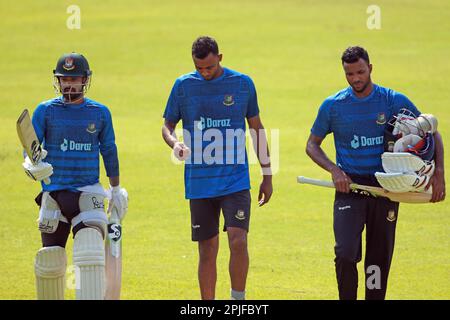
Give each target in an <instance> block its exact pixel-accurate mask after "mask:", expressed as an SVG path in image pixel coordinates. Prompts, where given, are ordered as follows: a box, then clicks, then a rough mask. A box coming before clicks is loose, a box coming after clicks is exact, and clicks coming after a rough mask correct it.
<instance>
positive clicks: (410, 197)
mask: <svg viewBox="0 0 450 320" xmlns="http://www.w3.org/2000/svg"><path fill="white" fill-rule="evenodd" d="M297 182H298V183H304V184H311V185H315V186H320V187H327V188H334V184H333V182H332V181H325V180H318V179H312V178H307V177H303V176H299V177H297ZM350 188H351V189H352V190H362V191H366V192H369V193H370V194H372V195H374V196H380V197H386V198H389V199H390V200H392V201H395V202H404V203H428V202H430V200H431V196H432V193H431V188H430V189H429V190H428V192H402V193H396V192H389V191H386V190H384V189H383V188H380V187H373V186H366V185H361V184H355V183H352V184H350Z"/></svg>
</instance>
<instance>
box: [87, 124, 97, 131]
mask: <svg viewBox="0 0 450 320" xmlns="http://www.w3.org/2000/svg"><path fill="white" fill-rule="evenodd" d="M86 131H87V132H89V133H96V132H97V129H96V128H95V123H90V124H89V125H88V127H87V128H86Z"/></svg>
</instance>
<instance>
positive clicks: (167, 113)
mask: <svg viewBox="0 0 450 320" xmlns="http://www.w3.org/2000/svg"><path fill="white" fill-rule="evenodd" d="M180 85H181V80H179V79H177V80H176V81H175V84H174V85H173V87H172V91H171V92H170V96H169V99H168V100H167V104H166V109H165V110H164V114H163V118H164V119H166V120H168V121H171V122H174V123H178V121H180V119H181V111H180V103H179V98H178V90H179V86H180Z"/></svg>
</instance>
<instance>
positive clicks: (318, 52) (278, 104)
mask: <svg viewBox="0 0 450 320" xmlns="http://www.w3.org/2000/svg"><path fill="white" fill-rule="evenodd" d="M71 4H77V5H78V6H79V7H80V9H81V29H79V30H69V29H68V28H67V27H66V20H67V18H68V17H69V14H67V13H66V9H67V7H68V6H69V5H71ZM371 4H376V5H378V6H379V7H380V8H381V29H380V30H369V29H368V28H367V26H366V20H367V19H368V17H369V14H367V13H366V9H367V7H368V6H369V5H371ZM0 12H1V21H2V22H1V26H2V28H1V31H0V33H1V37H0V47H1V48H2V49H1V51H0V61H1V62H0V74H1V75H2V77H1V78H0V98H1V104H2V107H1V108H0V127H1V130H0V139H1V146H0V176H1V184H2V187H3V188H2V189H3V191H2V192H0V214H1V217H2V221H1V223H0V247H1V248H2V253H1V258H0V283H1V284H2V285H1V289H0V299H34V298H35V286H34V273H33V259H34V256H35V253H36V251H37V250H38V249H39V248H40V236H39V232H38V230H37V226H36V222H35V220H36V218H37V213H38V210H37V207H36V205H35V204H34V202H33V198H34V196H35V195H36V194H37V193H38V192H39V186H38V184H36V183H32V182H31V181H30V180H29V179H28V178H27V177H26V176H25V174H24V173H23V170H22V167H21V151H20V147H19V141H18V138H17V136H16V131H15V120H16V118H17V117H18V115H19V114H20V111H21V110H22V109H23V107H24V106H27V107H29V108H31V109H34V107H35V106H36V105H37V104H38V103H39V102H40V101H43V100H47V99H49V98H52V97H53V96H54V92H53V88H52V74H51V72H52V70H53V68H54V66H55V64H56V60H57V58H58V57H59V56H60V55H61V54H62V53H64V52H70V51H78V52H82V53H83V54H85V55H86V57H87V58H88V59H89V62H90V65H91V68H92V70H93V72H94V75H93V81H92V87H91V89H90V91H89V96H90V97H91V98H93V99H95V100H98V101H100V102H102V103H104V104H106V105H107V106H109V108H110V109H111V111H112V114H113V121H114V126H115V131H116V137H117V144H118V148H119V157H120V165H121V184H122V186H123V187H125V188H127V190H128V192H129V194H130V208H129V212H128V215H127V217H126V219H125V220H124V224H123V228H124V229H123V230H124V238H123V250H124V261H123V291H122V298H123V299H198V298H199V292H198V285H197V246H196V244H195V243H192V242H191V241H190V216H189V208H188V202H187V201H185V199H184V186H183V168H182V166H176V165H174V164H172V162H171V161H170V150H169V149H168V148H167V147H166V145H165V144H164V142H163V141H162V139H161V134H160V128H161V124H162V118H161V115H162V111H163V108H164V106H165V103H166V100H167V97H168V95H169V92H170V89H171V86H172V84H173V82H174V80H175V78H176V77H178V76H179V75H181V74H184V73H187V72H190V71H191V70H192V69H193V64H192V61H191V58H190V47H191V44H192V41H193V40H194V39H195V38H196V37H197V36H199V35H203V34H208V35H211V36H213V37H215V38H216V39H217V40H218V43H219V46H220V49H221V52H222V53H223V54H224V60H223V65H224V66H227V67H229V68H232V69H235V70H238V71H241V72H243V73H247V74H249V75H250V76H251V77H252V78H253V80H254V82H255V84H256V87H257V91H258V98H259V104H260V108H261V117H262V120H263V123H264V125H265V127H266V128H268V129H279V130H280V145H279V146H280V147H279V151H280V152H279V157H280V170H279V172H278V173H277V175H276V176H275V177H274V195H273V198H272V200H271V202H270V203H269V204H268V205H267V206H265V207H263V208H257V206H256V198H257V189H258V186H259V183H260V176H259V168H258V166H256V165H253V166H252V167H251V177H252V187H253V189H252V196H253V198H254V200H253V211H252V221H251V232H250V234H249V250H250V255H251V262H250V272H249V276H248V288H247V298H249V299H336V298H337V285H336V279H335V273H334V262H333V258H334V252H333V246H334V237H333V229H332V199H333V193H332V191H331V190H325V189H317V188H314V187H301V186H299V185H297V184H296V180H295V177H296V176H297V175H300V174H305V175H306V174H307V175H309V176H313V177H317V178H327V179H328V178H329V176H328V174H327V173H326V172H324V171H323V170H321V169H320V168H319V167H317V166H315V165H314V164H313V163H312V161H311V160H310V159H309V158H308V157H307V156H306V154H305V152H304V149H305V142H306V139H307V136H308V135H309V129H310V127H311V124H312V121H313V120H314V118H315V115H316V112H317V108H318V106H319V105H320V103H321V102H322V101H323V99H325V98H326V97H327V96H329V95H331V94H333V93H334V92H336V91H338V90H340V89H341V88H343V87H345V86H346V81H345V78H344V74H343V71H342V69H341V65H340V54H341V53H342V51H343V50H344V49H345V48H346V47H348V46H349V45H353V44H359V45H362V46H364V47H366V48H367V49H368V51H369V54H370V55H371V60H372V63H373V65H374V70H373V80H374V82H375V83H378V84H381V85H384V86H387V87H391V88H393V89H395V90H397V91H400V92H403V93H405V94H406V95H407V96H409V97H410V99H411V100H412V101H414V102H415V104H416V105H417V106H418V107H419V108H420V109H421V110H422V111H424V112H427V113H433V114H435V115H436V116H437V117H438V119H439V129H440V131H441V133H442V135H443V138H444V140H445V141H444V144H445V148H446V150H450V143H449V141H450V140H449V139H450V138H449V137H450V111H449V109H448V107H449V106H450V91H449V90H448V83H449V81H450V77H449V74H450V62H449V61H450V60H449V57H450V41H449V39H450V3H449V2H445V1H441V0H431V1H426V2H424V1H406V0H404V1H386V0H383V1H381V0H377V1H375V2H374V1H365V0H364V1H311V0H307V1H265V0H258V1H256V0H250V1H237V0H228V1H222V2H219V1H195V2H191V1H182V0H179V1H172V0H166V1H136V0H128V1H119V0H114V1H112V0H111V1H101V2H100V1H95V2H94V1H87V0H84V1H49V0H45V1H44V0H41V1H32V0H23V1H15V2H13V3H9V4H7V3H6V1H2V2H0ZM325 149H326V151H327V152H328V154H329V155H330V156H331V157H333V152H334V151H333V142H332V137H328V138H327V139H326V140H325ZM448 164H449V157H448V156H447V159H446V167H447V168H448ZM448 172H449V170H447V181H448V180H449V179H450V176H449V175H448ZM102 174H103V177H102V181H103V183H104V184H105V185H106V184H107V180H106V179H105V178H104V171H102ZM449 226H450V205H449V202H448V200H447V201H446V202H443V203H439V204H434V205H431V204H430V205H402V206H401V211H400V215H399V223H398V227H397V238H396V249H395V254H394V260H393V264H392V269H391V275H390V282H389V289H388V293H387V298H388V299H449V298H450V250H449V249H450V237H449V236H450V232H449V231H450V229H449ZM72 243H73V241H72V240H70V241H69V243H68V246H67V247H68V248H69V250H68V252H69V256H70V257H71V247H72ZM69 261H70V260H69ZM359 267H360V269H359V271H360V286H359V287H360V288H359V290H360V291H359V297H360V298H362V297H363V291H364V282H363V269H362V268H361V267H362V264H360V266H359ZM227 270H228V246H227V242H226V237H225V234H221V249H220V252H219V258H218V284H217V298H218V299H227V298H228V297H229V277H228V271H227ZM66 297H67V298H69V299H70V298H73V297H74V290H67V291H66Z"/></svg>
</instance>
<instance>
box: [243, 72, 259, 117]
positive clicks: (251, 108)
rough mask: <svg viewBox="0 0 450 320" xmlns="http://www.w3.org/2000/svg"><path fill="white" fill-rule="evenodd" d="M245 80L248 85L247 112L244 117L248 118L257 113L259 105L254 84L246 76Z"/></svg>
mask: <svg viewBox="0 0 450 320" xmlns="http://www.w3.org/2000/svg"><path fill="white" fill-rule="evenodd" d="M247 81H248V85H249V99H248V106H247V113H246V115H245V117H246V118H247V119H249V118H252V117H256V116H257V115H258V114H259V106H258V96H257V94H256V88H255V84H254V83H253V81H252V79H251V78H250V77H247Z"/></svg>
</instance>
